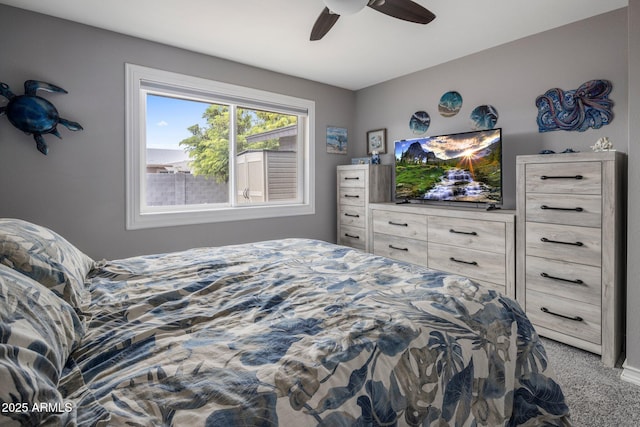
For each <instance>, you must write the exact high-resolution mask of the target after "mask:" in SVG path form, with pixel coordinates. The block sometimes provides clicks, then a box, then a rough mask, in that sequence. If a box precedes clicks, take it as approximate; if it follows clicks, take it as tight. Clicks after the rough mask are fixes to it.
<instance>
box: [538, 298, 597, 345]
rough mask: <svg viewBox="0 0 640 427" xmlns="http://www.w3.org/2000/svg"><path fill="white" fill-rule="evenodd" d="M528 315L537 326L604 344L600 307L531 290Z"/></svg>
mask: <svg viewBox="0 0 640 427" xmlns="http://www.w3.org/2000/svg"><path fill="white" fill-rule="evenodd" d="M527 316H528V317H529V319H530V320H531V323H533V324H534V325H539V326H541V327H543V328H547V329H551V330H553V331H556V332H560V333H562V334H566V335H570V336H572V337H576V338H580V339H583V340H586V341H589V342H592V343H594V344H600V343H601V341H602V340H601V320H600V307H599V306H593V305H591V304H585V303H583V302H579V301H574V300H567V299H564V298H561V297H558V296H556V295H551V294H545V293H541V292H537V291H533V290H530V289H527Z"/></svg>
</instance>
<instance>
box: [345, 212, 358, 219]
mask: <svg viewBox="0 0 640 427" xmlns="http://www.w3.org/2000/svg"><path fill="white" fill-rule="evenodd" d="M344 216H350V217H352V218H360V215H357V214H350V213H345V214H344Z"/></svg>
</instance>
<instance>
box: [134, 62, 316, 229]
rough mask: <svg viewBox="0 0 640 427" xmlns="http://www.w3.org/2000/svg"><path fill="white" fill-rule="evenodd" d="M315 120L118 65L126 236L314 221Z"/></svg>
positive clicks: (228, 89)
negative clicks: (122, 87) (122, 91)
mask: <svg viewBox="0 0 640 427" xmlns="http://www.w3.org/2000/svg"><path fill="white" fill-rule="evenodd" d="M314 112H315V103H314V102H313V101H309V100H305V99H299V98H294V97H290V96H286V95H281V94H275V93H270V92H265V91H262V90H257V89H251V88H245V87H241V86H235V85H230V84H227V83H221V82H216V81H211V80H206V79H202V78H198V77H191V76H185V75H180V74H176V73H171V72H167V71H161V70H155V69H151V68H147V67H141V66H137V65H131V64H127V65H126V127H127V132H126V153H127V177H126V178H127V228H128V229H138V228H150V227H163V226H172V225H182V224H196V223H206V222H220V221H236V220H242V219H257V218H268V217H276V216H291V215H306V214H313V213H314V194H313V189H314V185H313V182H314V170H313V166H314V162H313V154H314V150H313V146H314V144H313V142H312V139H313V135H314Z"/></svg>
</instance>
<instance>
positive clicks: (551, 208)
mask: <svg viewBox="0 0 640 427" xmlns="http://www.w3.org/2000/svg"><path fill="white" fill-rule="evenodd" d="M540 209H542V210H545V209H549V210H554V211H576V212H582V211H584V209H582V208H581V207H577V208H556V207H553V206H547V205H542V206H540Z"/></svg>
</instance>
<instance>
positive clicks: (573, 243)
mask: <svg viewBox="0 0 640 427" xmlns="http://www.w3.org/2000/svg"><path fill="white" fill-rule="evenodd" d="M540 241H541V242H544V243H558V244H560V245H571V246H584V243H582V242H563V241H561V240H551V239H547V238H546V237H543V238H541V239H540Z"/></svg>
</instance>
